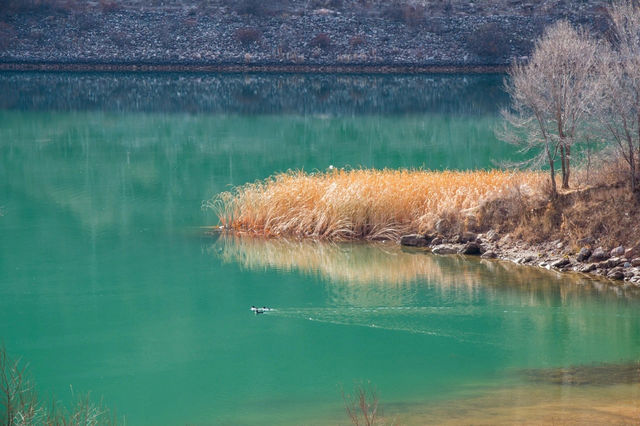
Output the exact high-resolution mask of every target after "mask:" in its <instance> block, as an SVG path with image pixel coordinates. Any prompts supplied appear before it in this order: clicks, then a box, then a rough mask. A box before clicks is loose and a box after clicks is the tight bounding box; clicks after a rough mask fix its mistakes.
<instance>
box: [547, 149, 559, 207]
mask: <svg viewBox="0 0 640 426" xmlns="http://www.w3.org/2000/svg"><path fill="white" fill-rule="evenodd" d="M549 174H550V176H549V177H550V178H551V198H553V199H554V200H555V199H556V198H557V197H558V188H556V169H555V166H554V164H553V160H552V159H549Z"/></svg>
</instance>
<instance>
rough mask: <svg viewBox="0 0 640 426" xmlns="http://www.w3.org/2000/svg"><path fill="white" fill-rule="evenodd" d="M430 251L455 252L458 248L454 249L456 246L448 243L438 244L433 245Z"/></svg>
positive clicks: (440, 252) (436, 252) (438, 252)
mask: <svg viewBox="0 0 640 426" xmlns="http://www.w3.org/2000/svg"><path fill="white" fill-rule="evenodd" d="M431 252H432V253H435V254H456V253H457V252H458V250H456V248H455V247H454V246H452V245H449V244H440V245H438V246H435V247H434V248H433V249H432V250H431Z"/></svg>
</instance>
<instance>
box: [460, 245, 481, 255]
mask: <svg viewBox="0 0 640 426" xmlns="http://www.w3.org/2000/svg"><path fill="white" fill-rule="evenodd" d="M459 253H460V254H467V255H476V256H477V255H480V254H482V247H481V246H480V244H478V243H476V242H474V241H470V242H468V243H466V244H465V245H464V247H462V248H461V249H460V252H459Z"/></svg>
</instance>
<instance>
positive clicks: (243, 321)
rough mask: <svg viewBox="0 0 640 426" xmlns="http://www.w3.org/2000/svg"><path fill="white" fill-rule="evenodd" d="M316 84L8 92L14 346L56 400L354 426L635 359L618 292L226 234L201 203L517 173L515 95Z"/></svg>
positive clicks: (5, 323) (445, 262)
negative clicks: (234, 188)
mask: <svg viewBox="0 0 640 426" xmlns="http://www.w3.org/2000/svg"><path fill="white" fill-rule="evenodd" d="M308 78H310V77H304V78H302V77H299V76H298V77H296V76H275V77H268V76H252V77H245V76H228V77H221V76H214V77H211V76H209V77H207V76H203V75H201V76H198V75H195V76H194V75H190V76H181V75H169V76H166V77H162V76H157V75H151V76H130V75H127V76H117V75H72V74H26V75H23V76H21V75H17V74H0V87H2V90H3V91H4V92H5V93H6V94H7V96H5V97H3V98H2V99H3V100H2V102H0V108H2V109H0V206H1V211H2V216H0V340H2V341H3V342H4V343H5V345H6V346H7V348H8V350H9V351H10V353H12V354H15V355H19V356H22V357H23V358H24V359H25V360H27V361H29V363H30V365H31V369H32V370H33V373H34V376H35V377H36V379H37V382H38V384H39V385H40V388H41V389H42V391H43V392H44V393H46V392H49V391H51V392H54V393H55V394H56V396H57V397H58V398H60V399H63V400H65V399H66V400H68V399H70V391H69V389H70V388H69V386H70V385H72V386H73V389H74V390H75V391H76V392H77V391H88V390H91V391H92V393H93V395H96V396H102V397H103V398H104V401H105V404H106V405H108V406H112V407H115V408H116V409H117V411H118V413H120V414H123V415H126V417H127V419H128V422H129V423H131V424H176V423H178V424H181V423H200V424H209V423H217V424H257V423H262V424H264V423H267V424H287V423H288V424H313V423H319V424H324V423H329V424H336V423H338V422H343V421H344V420H345V419H346V418H345V417H344V413H343V411H342V399H341V386H344V387H346V388H348V387H350V386H351V384H352V383H353V382H354V381H355V380H366V379H368V380H371V381H372V382H373V383H375V384H376V385H377V386H378V388H379V390H380V394H381V398H382V401H383V403H386V404H387V405H388V406H389V407H396V408H391V410H392V411H393V410H394V409H395V410H397V411H402V410H405V409H407V407H411V408H410V409H411V410H413V409H414V408H415V407H418V406H422V405H423V404H427V403H428V404H431V403H438V401H442V400H451V399H452V398H453V399H455V398H457V397H458V396H459V395H460V393H461V392H462V393H465V392H467V391H468V390H469V389H470V388H473V389H476V391H475V392H477V393H478V394H482V392H483V389H485V387H487V386H494V387H495V386H498V387H500V386H503V385H506V384H507V383H513V382H514V381H515V382H518V383H519V381H520V380H521V379H520V378H519V377H520V376H518V375H517V374H514V373H513V372H514V371H519V370H521V369H522V368H538V367H559V366H568V365H574V364H584V363H591V362H604V361H607V362H618V361H631V360H635V359H636V357H637V353H638V349H639V346H640V343H639V342H640V340H639V332H640V316H639V315H638V314H637V310H638V299H637V297H636V295H635V294H634V293H632V292H629V291H622V290H619V289H618V290H616V289H612V288H610V287H607V286H604V285H602V284H601V283H598V282H593V281H584V280H582V279H579V278H576V277H566V276H562V277H561V276H557V275H555V274H550V273H546V272H541V271H536V270H532V269H526V268H515V267H512V266H509V265H505V264H501V263H495V262H490V263H485V262H479V261H476V260H466V259H461V258H457V257H440V258H438V257H432V256H428V255H425V254H420V253H417V254H416V253H405V252H402V251H401V250H399V249H398V248H397V247H395V246H384V245H382V246H362V245H321V244H314V243H308V242H307V243H300V242H288V241H261V240H237V239H233V238H231V239H229V238H220V239H216V238H212V237H210V236H206V235H205V234H204V233H203V231H202V230H201V229H200V226H203V225H211V224H214V223H215V221H216V218H215V217H213V215H212V213H211V212H209V211H203V210H201V208H200V205H201V202H202V200H206V199H209V198H211V196H212V195H214V194H216V193H218V192H220V191H222V190H225V189H227V188H228V187H229V185H231V184H241V183H245V182H247V181H252V180H255V179H260V178H264V177H266V176H268V175H270V174H272V173H274V172H276V171H281V170H287V169H290V168H304V169H307V170H313V169H324V168H326V167H327V166H328V165H330V164H333V165H334V166H349V165H350V166H353V167H357V166H367V167H420V166H424V167H427V168H445V167H447V168H477V167H491V165H492V160H501V159H507V158H511V157H513V155H514V153H513V149H512V148H511V147H508V146H505V145H504V144H501V143H499V142H498V141H496V140H495V137H494V135H493V130H492V127H493V126H495V125H496V124H497V123H498V120H499V119H498V108H499V106H500V102H501V100H503V99H504V97H503V95H500V89H499V88H500V84H501V78H500V77H487V76H479V77H464V76H460V77H451V76H448V77H447V76H442V77H438V78H426V77H424V80H421V79H420V77H404V79H403V77H393V78H391V77H389V78H387V79H385V78H378V77H376V78H375V79H371V78H369V77H367V78H368V79H367V78H364V77H354V78H352V79H351V80H349V78H348V77H344V76H343V77H339V78H338V77H335V76H334V77H330V76H323V77H321V78H320V77H318V78H316V79H313V78H311V80H309V79H308ZM323 87H329V92H328V93H327V92H326V90H325V89H323ZM278 88H282V90H283V91H284V92H283V93H286V97H285V96H284V95H283V97H282V98H281V99H275V100H274V99H272V98H273V95H274V94H278V93H279V91H278V90H279V89H278ZM399 94H405V95H406V97H407V99H409V100H407V99H405V98H402V99H401V98H400V97H399ZM409 94H411V95H409ZM186 95H188V96H186ZM395 98H397V99H396V100H397V102H395V100H394V99H395ZM189 99H190V100H189ZM425 99H427V101H425ZM252 304H256V305H269V306H273V307H275V308H277V310H276V311H274V312H272V313H270V314H268V315H262V316H254V315H251V313H250V312H249V310H248V308H249V306H251V305H252ZM465 395H466V393H465ZM407 404H408V405H407Z"/></svg>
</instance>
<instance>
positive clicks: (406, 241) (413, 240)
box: [400, 234, 431, 247]
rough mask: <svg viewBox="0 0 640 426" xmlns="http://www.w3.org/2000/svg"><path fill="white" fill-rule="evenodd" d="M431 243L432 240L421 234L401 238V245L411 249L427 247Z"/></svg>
mask: <svg viewBox="0 0 640 426" xmlns="http://www.w3.org/2000/svg"><path fill="white" fill-rule="evenodd" d="M430 241H431V239H430V238H427V236H425V235H420V234H411V235H403V236H402V237H400V245H403V246H409V247H426V246H428V245H429V242H430Z"/></svg>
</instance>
